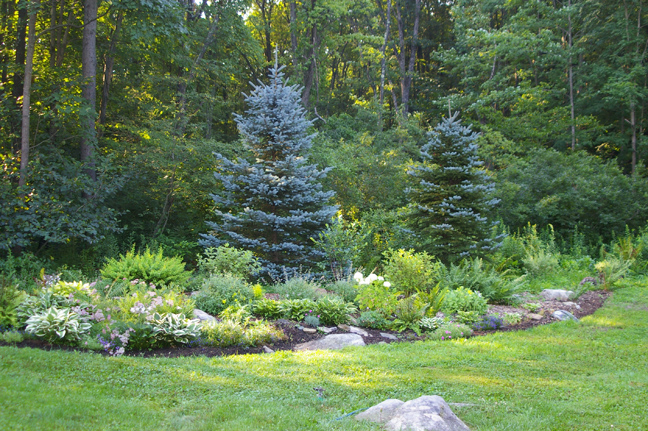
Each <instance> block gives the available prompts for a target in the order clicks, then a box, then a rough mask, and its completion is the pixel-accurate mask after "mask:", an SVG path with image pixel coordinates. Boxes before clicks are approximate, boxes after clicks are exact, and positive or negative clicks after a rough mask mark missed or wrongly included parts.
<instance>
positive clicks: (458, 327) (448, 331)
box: [427, 323, 473, 341]
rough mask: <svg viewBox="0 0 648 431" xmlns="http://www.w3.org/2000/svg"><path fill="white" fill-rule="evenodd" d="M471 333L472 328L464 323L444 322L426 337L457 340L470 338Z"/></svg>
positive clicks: (438, 339)
mask: <svg viewBox="0 0 648 431" xmlns="http://www.w3.org/2000/svg"><path fill="white" fill-rule="evenodd" d="M472 335H473V331H472V329H470V327H468V326H466V325H462V324H459V323H446V324H443V325H441V326H439V328H438V329H437V330H436V331H434V332H432V333H431V334H429V335H428V336H427V338H428V339H429V340H437V341H449V340H457V339H459V338H470V337H472Z"/></svg>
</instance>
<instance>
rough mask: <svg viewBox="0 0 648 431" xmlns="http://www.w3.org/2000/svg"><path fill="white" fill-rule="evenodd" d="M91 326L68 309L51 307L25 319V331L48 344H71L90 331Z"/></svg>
mask: <svg viewBox="0 0 648 431" xmlns="http://www.w3.org/2000/svg"><path fill="white" fill-rule="evenodd" d="M91 326H92V325H90V324H89V323H86V322H82V321H81V319H80V316H79V315H78V314H76V313H74V312H73V311H71V310H70V309H69V308H60V309H59V308H56V307H51V308H48V309H47V310H46V311H45V312H43V313H39V314H36V315H33V316H31V317H30V318H29V319H27V329H26V331H27V332H28V333H29V334H32V335H35V336H36V337H40V338H44V339H45V340H47V341H49V342H50V343H57V342H73V341H78V340H79V339H80V338H81V335H83V334H84V333H87V332H88V331H90V327H91Z"/></svg>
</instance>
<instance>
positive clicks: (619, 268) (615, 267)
mask: <svg viewBox="0 0 648 431" xmlns="http://www.w3.org/2000/svg"><path fill="white" fill-rule="evenodd" d="M631 265H632V261H626V260H622V259H619V258H618V257H614V256H608V257H607V258H606V259H605V260H604V261H601V262H598V263H597V264H596V265H594V267H595V268H596V270H597V271H598V273H599V279H600V280H601V282H602V285H603V288H604V289H606V290H607V289H609V288H611V287H613V286H614V284H615V283H616V282H618V281H619V280H621V279H622V278H623V277H625V276H626V275H627V274H628V271H629V270H630V266H631Z"/></svg>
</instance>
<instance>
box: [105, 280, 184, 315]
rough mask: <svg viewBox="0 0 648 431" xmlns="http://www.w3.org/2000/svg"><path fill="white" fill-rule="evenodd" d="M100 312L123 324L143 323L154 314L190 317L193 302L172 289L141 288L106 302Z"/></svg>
mask: <svg viewBox="0 0 648 431" xmlns="http://www.w3.org/2000/svg"><path fill="white" fill-rule="evenodd" d="M101 305H102V307H103V308H102V311H103V312H105V314H106V315H108V314H111V315H112V317H113V318H115V319H117V320H122V321H124V322H138V323H145V322H147V321H150V319H151V318H152V317H153V315H154V314H156V313H157V314H160V315H165V314H169V313H175V314H184V315H191V314H192V313H193V310H194V307H195V304H194V301H193V300H192V299H191V298H189V297H187V296H185V295H183V294H182V293H179V292H176V291H175V290H173V289H167V290H166V291H165V290H164V289H160V290H157V291H156V290H151V289H148V288H146V287H145V286H141V287H139V288H138V289H136V290H134V291H133V292H131V293H130V294H128V295H127V296H124V297H121V298H118V299H117V298H116V299H115V300H112V301H106V302H104V303H103V304H101Z"/></svg>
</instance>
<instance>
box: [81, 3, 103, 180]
mask: <svg viewBox="0 0 648 431" xmlns="http://www.w3.org/2000/svg"><path fill="white" fill-rule="evenodd" d="M98 8H99V0H85V1H84V4H83V24H84V27H83V45H82V50H81V74H82V76H83V86H82V88H81V96H82V97H83V100H84V101H85V105H86V110H87V112H86V114H85V115H84V116H83V117H84V118H82V119H81V128H82V131H81V161H82V162H84V163H86V164H87V168H86V169H85V170H84V171H85V173H86V174H87V175H88V176H89V177H90V178H92V179H93V180H96V179H97V172H96V170H95V168H94V161H93V150H94V148H95V146H96V144H97V131H96V129H95V113H96V103H97V78H96V75H97V45H96V44H97V9H98Z"/></svg>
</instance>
